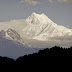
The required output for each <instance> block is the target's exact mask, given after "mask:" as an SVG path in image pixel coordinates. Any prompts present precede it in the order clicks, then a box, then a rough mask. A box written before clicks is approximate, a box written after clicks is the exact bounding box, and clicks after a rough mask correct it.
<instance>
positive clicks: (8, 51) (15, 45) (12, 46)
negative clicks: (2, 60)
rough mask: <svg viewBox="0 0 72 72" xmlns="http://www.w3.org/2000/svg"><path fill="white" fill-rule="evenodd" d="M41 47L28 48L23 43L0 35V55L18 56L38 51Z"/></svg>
mask: <svg viewBox="0 0 72 72" xmlns="http://www.w3.org/2000/svg"><path fill="white" fill-rule="evenodd" d="M38 51H39V49H38V48H37V49H35V48H34V49H33V48H31V49H30V48H28V47H26V46H24V45H23V44H21V43H19V42H17V41H12V40H8V39H5V38H2V37H0V56H6V57H11V58H14V59H16V58H18V57H19V56H23V55H26V54H32V53H35V52H38Z"/></svg>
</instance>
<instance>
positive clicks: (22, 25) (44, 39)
mask: <svg viewBox="0 0 72 72" xmlns="http://www.w3.org/2000/svg"><path fill="white" fill-rule="evenodd" d="M0 36H1V37H3V38H6V39H9V40H13V41H18V42H20V43H21V44H24V45H26V46H27V47H31V48H45V47H51V46H55V45H57V46H64V47H67V46H71V44H72V29H68V28H66V27H64V26H61V25H57V24H56V23H54V22H53V21H52V20H51V19H49V18H48V17H47V16H46V15H45V14H44V13H43V14H36V13H35V12H33V13H32V14H31V16H29V17H28V18H27V19H21V20H11V21H7V22H0Z"/></svg>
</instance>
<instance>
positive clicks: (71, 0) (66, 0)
mask: <svg viewBox="0 0 72 72" xmlns="http://www.w3.org/2000/svg"><path fill="white" fill-rule="evenodd" d="M57 1H58V2H72V0H57Z"/></svg>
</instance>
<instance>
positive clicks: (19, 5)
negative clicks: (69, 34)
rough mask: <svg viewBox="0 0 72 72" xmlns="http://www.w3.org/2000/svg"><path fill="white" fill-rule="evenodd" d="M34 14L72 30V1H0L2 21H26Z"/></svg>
mask: <svg viewBox="0 0 72 72" xmlns="http://www.w3.org/2000/svg"><path fill="white" fill-rule="evenodd" d="M32 12H36V13H39V14H41V13H45V14H46V15H47V16H48V17H49V18H50V19H51V20H53V21H54V22H55V23H57V24H59V25H64V26H66V27H69V28H72V0H0V21H9V20H13V19H26V18H27V17H28V16H29V15H31V13H32Z"/></svg>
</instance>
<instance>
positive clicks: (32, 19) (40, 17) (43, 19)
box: [26, 12, 52, 24]
mask: <svg viewBox="0 0 72 72" xmlns="http://www.w3.org/2000/svg"><path fill="white" fill-rule="evenodd" d="M26 21H27V22H29V23H31V24H47V23H50V22H52V21H51V20H50V19H49V18H48V17H47V16H46V15H45V14H44V13H42V14H36V13H35V12H33V13H32V14H31V15H30V16H29V17H28V18H27V19H26Z"/></svg>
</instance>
